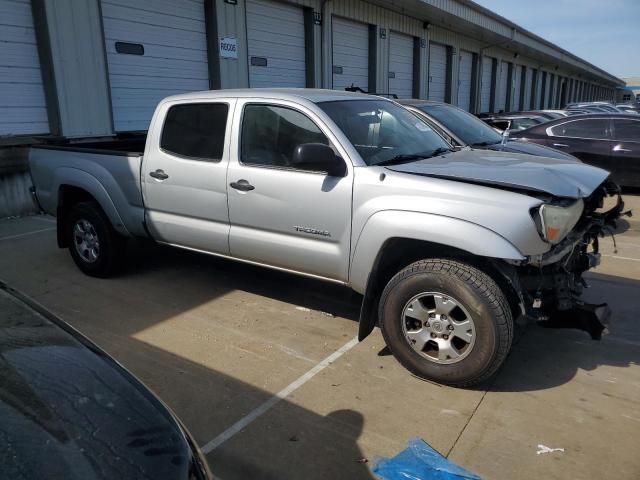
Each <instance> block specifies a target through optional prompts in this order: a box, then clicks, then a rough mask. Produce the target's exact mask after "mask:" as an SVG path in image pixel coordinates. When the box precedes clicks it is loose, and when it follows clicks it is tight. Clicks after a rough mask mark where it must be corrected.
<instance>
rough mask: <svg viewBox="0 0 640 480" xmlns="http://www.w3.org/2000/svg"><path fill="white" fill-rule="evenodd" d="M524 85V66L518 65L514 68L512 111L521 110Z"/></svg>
mask: <svg viewBox="0 0 640 480" xmlns="http://www.w3.org/2000/svg"><path fill="white" fill-rule="evenodd" d="M521 85H522V66H520V65H516V66H515V68H514V69H513V100H512V101H511V111H512V112H513V111H515V110H520V87H521Z"/></svg>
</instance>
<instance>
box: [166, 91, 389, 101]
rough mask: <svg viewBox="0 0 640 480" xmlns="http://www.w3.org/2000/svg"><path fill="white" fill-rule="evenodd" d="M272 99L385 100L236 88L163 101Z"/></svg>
mask: <svg viewBox="0 0 640 480" xmlns="http://www.w3.org/2000/svg"><path fill="white" fill-rule="evenodd" d="M221 97H225V98H229V97H232V98H272V99H279V100H293V101H295V100H300V99H304V100H307V101H310V102H312V103H319V102H331V101H336V100H367V99H368V100H371V99H372V98H376V99H381V100H387V99H385V98H383V97H372V95H369V94H365V93H354V92H345V91H340V90H326V89H319V88H238V89H228V90H204V91H201V92H191V93H183V94H180V95H173V96H171V97H167V98H165V101H189V100H203V99H216V98H221Z"/></svg>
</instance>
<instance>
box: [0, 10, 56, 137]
mask: <svg viewBox="0 0 640 480" xmlns="http://www.w3.org/2000/svg"><path fill="white" fill-rule="evenodd" d="M0 23H1V24H2V25H1V28H0V111H1V112H2V114H1V115H0V135H23V134H43V133H48V132H49V125H48V118H47V109H46V102H45V97H44V88H43V85H42V74H41V72H40V59H39V56H38V48H37V46H36V36H35V29H34V24H33V18H32V14H31V5H30V3H29V1H28V0H19V1H10V0H0Z"/></svg>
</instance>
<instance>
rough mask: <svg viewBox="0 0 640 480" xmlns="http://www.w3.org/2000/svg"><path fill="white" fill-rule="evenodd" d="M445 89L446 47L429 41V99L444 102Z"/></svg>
mask: <svg viewBox="0 0 640 480" xmlns="http://www.w3.org/2000/svg"><path fill="white" fill-rule="evenodd" d="M446 91H447V47H445V46H444V45H438V44H436V43H429V100H437V101H439V102H444V101H445V97H446Z"/></svg>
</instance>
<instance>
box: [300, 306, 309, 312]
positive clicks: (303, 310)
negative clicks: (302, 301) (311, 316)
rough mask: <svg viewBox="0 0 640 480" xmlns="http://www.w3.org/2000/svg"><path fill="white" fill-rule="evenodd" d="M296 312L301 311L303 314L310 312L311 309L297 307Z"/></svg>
mask: <svg viewBox="0 0 640 480" xmlns="http://www.w3.org/2000/svg"><path fill="white" fill-rule="evenodd" d="M296 310H300V311H301V312H310V311H311V309H310V308H307V307H296Z"/></svg>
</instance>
